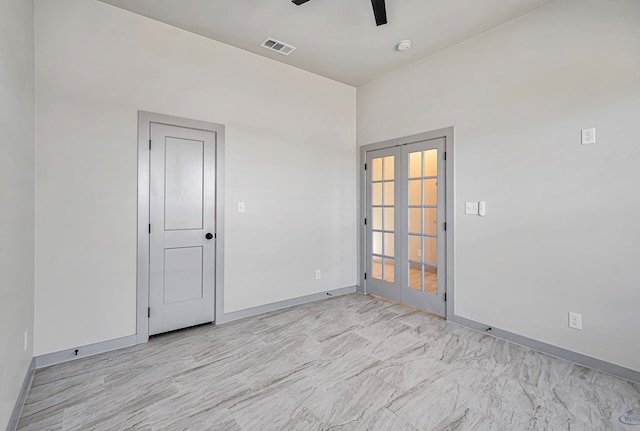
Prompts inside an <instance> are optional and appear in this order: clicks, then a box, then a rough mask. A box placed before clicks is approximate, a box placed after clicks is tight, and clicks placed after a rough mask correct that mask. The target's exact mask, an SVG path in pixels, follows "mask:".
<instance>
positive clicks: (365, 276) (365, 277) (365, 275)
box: [364, 272, 367, 280]
mask: <svg viewBox="0 0 640 431" xmlns="http://www.w3.org/2000/svg"><path fill="white" fill-rule="evenodd" d="M364 279H365V280H366V279H367V273H366V272H365V273H364Z"/></svg>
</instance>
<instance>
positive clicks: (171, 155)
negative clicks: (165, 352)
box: [149, 123, 216, 335]
mask: <svg viewBox="0 0 640 431" xmlns="http://www.w3.org/2000/svg"><path fill="white" fill-rule="evenodd" d="M151 140H152V149H151V152H150V168H151V170H150V214H149V217H150V221H151V226H150V228H151V233H150V243H149V247H150V250H149V252H150V267H149V306H150V317H149V335H153V334H158V333H162V332H167V331H172V330H175V329H180V328H185V327H188V326H193V325H197V324H200V323H207V322H213V321H214V317H215V316H214V310H215V303H214V301H215V252H216V245H215V236H214V234H215V187H216V185H215V151H216V134H215V133H214V132H205V131H201V130H195V129H189V128H182V127H175V126H168V125H163V124H156V123H152V124H151ZM207 233H211V234H212V235H211V239H207V237H206V235H207Z"/></svg>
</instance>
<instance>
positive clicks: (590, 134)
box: [582, 129, 596, 145]
mask: <svg viewBox="0 0 640 431" xmlns="http://www.w3.org/2000/svg"><path fill="white" fill-rule="evenodd" d="M595 143H596V129H582V145H588V144H595Z"/></svg>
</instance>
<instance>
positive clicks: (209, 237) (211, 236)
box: [204, 232, 213, 239]
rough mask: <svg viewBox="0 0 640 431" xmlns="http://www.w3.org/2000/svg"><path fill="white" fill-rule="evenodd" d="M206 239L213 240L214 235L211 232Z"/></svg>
mask: <svg viewBox="0 0 640 431" xmlns="http://www.w3.org/2000/svg"><path fill="white" fill-rule="evenodd" d="M204 237H205V238H206V239H213V234H212V233H211V232H209V233H207V234H206V235H205V236H204Z"/></svg>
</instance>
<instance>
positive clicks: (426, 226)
mask: <svg viewBox="0 0 640 431" xmlns="http://www.w3.org/2000/svg"><path fill="white" fill-rule="evenodd" d="M444 149H445V140H444V138H440V139H433V140H428V141H423V142H418V143H413V144H406V145H402V146H397V147H391V148H386V149H382V150H375V151H369V152H367V166H368V167H370V168H369V169H367V172H366V190H367V200H366V205H367V208H366V212H367V220H370V222H369V223H368V224H367V229H366V235H367V248H366V256H367V273H368V274H371V276H370V277H368V278H367V281H366V285H367V292H369V293H373V294H376V295H380V296H383V297H385V298H389V299H391V300H394V301H398V302H402V303H405V304H407V305H411V306H413V307H416V308H420V309H423V310H426V311H429V312H431V313H435V314H438V315H441V316H444V315H445V302H444V293H445V286H446V284H445V281H446V280H445V279H444V276H443V275H439V274H445V271H444V268H445V265H446V261H445V259H446V254H445V233H444V220H446V213H445V197H446V190H445V162H444ZM439 269H442V271H439Z"/></svg>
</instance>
